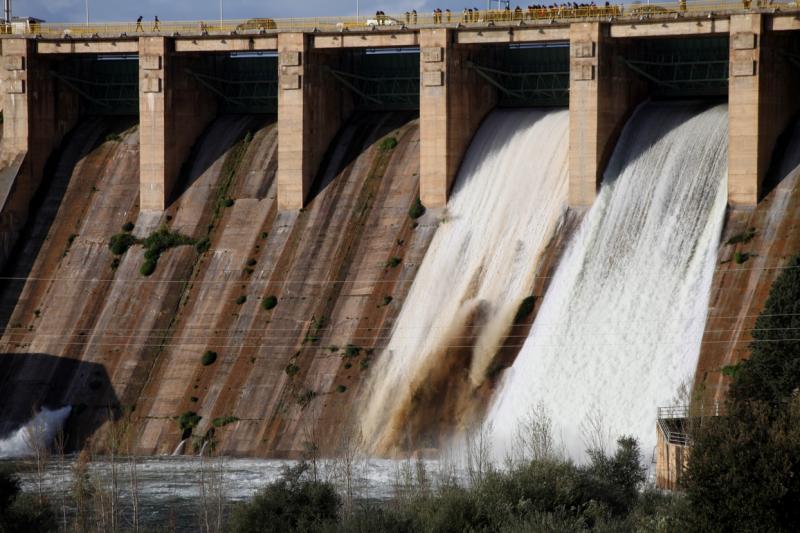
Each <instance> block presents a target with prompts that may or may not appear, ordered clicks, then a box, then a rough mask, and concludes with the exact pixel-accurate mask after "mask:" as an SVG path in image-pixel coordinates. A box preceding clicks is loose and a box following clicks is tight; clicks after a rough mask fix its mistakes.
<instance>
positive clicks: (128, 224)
mask: <svg viewBox="0 0 800 533" xmlns="http://www.w3.org/2000/svg"><path fill="white" fill-rule="evenodd" d="M135 227H136V226H134V224H133V222H130V221H128V222H126V223H124V224H123V225H122V231H127V232H129V233H130V232H131V231H133V228H135Z"/></svg>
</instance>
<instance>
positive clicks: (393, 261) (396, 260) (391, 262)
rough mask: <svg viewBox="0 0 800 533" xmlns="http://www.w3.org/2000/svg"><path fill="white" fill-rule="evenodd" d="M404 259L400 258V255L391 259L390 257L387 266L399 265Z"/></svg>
mask: <svg viewBox="0 0 800 533" xmlns="http://www.w3.org/2000/svg"><path fill="white" fill-rule="evenodd" d="M402 261H403V260H402V259H400V258H399V257H396V256H395V257H392V258H391V259H389V260H388V261H386V266H387V267H388V268H394V267H396V266H397V265H399V264H400V263H401V262H402Z"/></svg>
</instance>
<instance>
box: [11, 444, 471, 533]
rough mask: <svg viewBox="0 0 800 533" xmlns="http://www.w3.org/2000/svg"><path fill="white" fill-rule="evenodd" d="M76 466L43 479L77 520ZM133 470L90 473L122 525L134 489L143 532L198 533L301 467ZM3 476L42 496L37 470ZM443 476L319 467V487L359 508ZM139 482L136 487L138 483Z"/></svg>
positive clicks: (168, 465) (424, 464)
mask: <svg viewBox="0 0 800 533" xmlns="http://www.w3.org/2000/svg"><path fill="white" fill-rule="evenodd" d="M78 461H79V459H78V456H76V455H68V456H65V457H63V458H61V457H56V456H52V457H51V458H50V460H49V461H48V462H47V464H46V466H45V469H44V473H43V475H42V477H41V486H42V492H43V494H45V495H46V496H47V498H48V500H49V501H50V503H51V505H53V506H54V507H55V508H56V509H58V510H59V511H58V512H59V514H60V513H61V509H62V504H63V502H64V500H63V498H67V503H66V509H67V513H68V514H72V513H74V512H75V509H74V503H73V502H72V493H73V487H74V484H75V470H76V466H77V464H78ZM132 464H133V463H132V461H131V459H130V458H128V457H119V458H118V459H117V460H116V461H114V463H112V462H111V461H110V460H108V459H107V458H99V459H98V458H95V460H93V461H92V462H90V463H89V466H88V476H89V479H90V481H91V483H92V485H93V486H94V487H95V489H96V490H98V489H99V490H98V492H97V494H99V493H100V492H103V493H106V495H107V494H108V493H110V492H111V490H112V489H111V487H112V484H113V483H116V486H117V491H118V500H119V502H120V504H119V505H120V516H121V520H122V523H123V525H125V524H131V523H132V516H133V497H132V487H133V486H134V485H135V486H136V487H137V490H136V494H137V496H138V506H139V509H140V511H139V520H140V526H141V527H143V528H144V529H145V530H148V531H149V530H152V529H159V528H164V527H166V528H167V529H168V530H170V531H197V530H198V528H199V526H200V524H199V523H198V522H197V521H198V520H200V516H201V514H202V508H203V502H204V501H206V502H207V504H208V505H209V506H212V507H213V506H217V505H219V504H220V503H221V507H222V508H223V513H225V514H227V513H228V512H230V510H231V508H232V506H233V505H234V504H235V503H237V502H241V501H245V500H247V499H249V498H251V497H252V496H253V495H254V494H255V493H256V492H257V491H258V490H260V489H262V488H264V487H265V486H266V485H267V484H268V483H270V482H272V481H275V480H276V479H278V478H279V477H280V476H281V474H282V473H283V472H284V470H285V469H286V468H287V467H292V466H295V465H297V464H298V462H297V461H290V460H280V459H252V458H233V457H210V458H209V457H200V456H193V457H188V456H180V457H172V456H154V457H137V458H136V459H135V476H134V475H132V470H131V465H132ZM308 466H309V475H311V476H313V471H314V463H311V462H309V463H308ZM5 468H8V469H11V470H12V471H16V472H18V477H19V479H20V481H21V484H22V489H23V490H24V491H25V492H28V493H30V494H37V492H38V486H39V476H38V475H37V473H36V465H35V463H33V462H32V461H30V460H24V461H11V460H0V469H5ZM445 468H446V466H445V464H444V463H443V462H439V461H435V460H424V461H416V460H389V459H363V460H357V461H353V462H352V463H351V464H350V466H349V467H348V466H347V465H345V464H343V463H342V462H341V461H337V460H329V459H321V460H319V461H317V462H316V472H317V476H318V479H322V480H325V481H330V482H332V483H333V484H334V485H335V486H336V487H337V490H338V491H339V493H340V494H342V495H343V499H345V498H346V493H347V490H348V489H347V485H348V481H349V484H350V487H351V488H350V492H351V494H352V498H353V501H355V502H360V503H368V502H378V501H385V500H388V499H390V498H392V497H394V496H396V495H397V494H398V493H399V491H402V490H403V488H404V487H409V488H410V487H412V486H416V484H417V483H418V481H419V479H420V478H419V476H420V475H423V477H424V478H425V479H428V480H432V481H435V480H437V479H438V478H440V477H441V476H442V475H444V474H443V469H445ZM423 473H424V474H423ZM448 473H449V475H450V476H451V477H450V479H452V476H454V475H456V476H459V474H457V473H456V470H453V469H451V470H449V471H448ZM459 477H460V476H459ZM134 478H135V480H136V481H135V483H132V479H134ZM348 478H349V480H348ZM204 493H205V500H204V496H203V494H204ZM96 499H97V498H96Z"/></svg>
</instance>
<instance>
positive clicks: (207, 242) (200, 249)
mask: <svg viewBox="0 0 800 533" xmlns="http://www.w3.org/2000/svg"><path fill="white" fill-rule="evenodd" d="M209 248H211V239H209V238H208V237H203V238H202V239H200V240H199V241H197V243H195V245H194V249H195V250H197V253H198V254H204V253H206V252H207V251H208V249H209Z"/></svg>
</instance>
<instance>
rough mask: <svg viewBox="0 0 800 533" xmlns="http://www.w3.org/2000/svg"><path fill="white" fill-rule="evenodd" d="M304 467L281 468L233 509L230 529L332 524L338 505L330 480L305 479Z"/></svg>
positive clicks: (243, 532) (245, 531) (247, 532)
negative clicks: (252, 496) (264, 485)
mask: <svg viewBox="0 0 800 533" xmlns="http://www.w3.org/2000/svg"><path fill="white" fill-rule="evenodd" d="M308 469H309V466H308V464H306V463H301V464H299V465H297V466H294V467H287V468H285V469H284V471H283V474H282V475H281V477H280V479H278V480H277V481H275V482H273V483H270V484H269V485H267V486H266V488H264V489H263V490H261V491H260V492H259V493H258V494H256V495H255V497H254V498H253V499H252V500H251V501H249V502H247V503H243V504H240V505H239V506H237V507H236V508H235V509H234V510H233V513H232V514H231V520H230V530H231V531H236V532H238V533H256V532H265V531H274V532H286V531H309V532H310V531H325V530H326V529H327V528H329V527H333V526H335V524H336V519H337V515H338V511H339V507H340V505H341V500H340V498H339V496H338V494H337V493H336V489H335V487H334V486H333V484H331V483H323V482H319V481H313V480H311V479H309V478H308V476H307V475H306V473H307V472H308Z"/></svg>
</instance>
